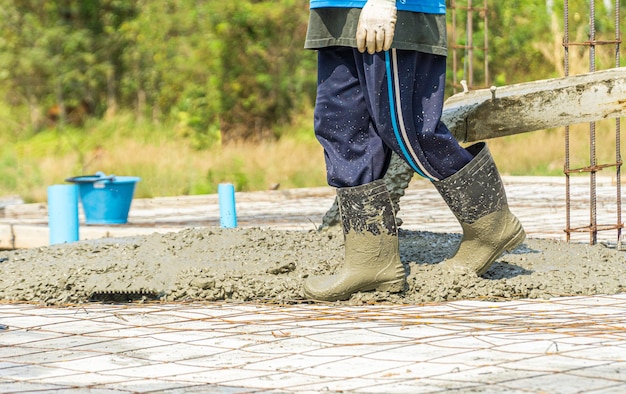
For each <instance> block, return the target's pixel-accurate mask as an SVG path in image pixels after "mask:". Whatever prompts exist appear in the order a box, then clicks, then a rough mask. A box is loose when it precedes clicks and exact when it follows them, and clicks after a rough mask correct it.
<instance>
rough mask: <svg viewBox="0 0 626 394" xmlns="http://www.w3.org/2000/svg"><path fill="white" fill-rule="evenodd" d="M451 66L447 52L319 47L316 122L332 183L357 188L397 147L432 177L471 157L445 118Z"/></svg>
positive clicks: (378, 172)
mask: <svg viewBox="0 0 626 394" xmlns="http://www.w3.org/2000/svg"><path fill="white" fill-rule="evenodd" d="M445 72H446V58H445V57H444V56H438V55H432V54H427V53H422V52H416V51H403V50H396V49H391V50H389V51H386V52H379V53H376V54H374V55H369V54H367V53H360V52H359V51H357V50H356V49H354V48H349V47H329V48H323V49H320V50H318V89H317V101H316V106H315V118H314V119H315V125H314V126H315V134H316V137H317V139H318V140H319V141H320V143H321V144H322V146H323V148H324V155H325V160H326V171H327V180H328V184H329V185H330V186H333V187H338V188H341V187H353V186H359V185H364V184H366V183H370V182H373V181H375V180H377V179H381V178H382V177H383V176H384V175H385V172H386V171H387V168H388V166H389V162H390V159H391V153H392V152H395V153H397V154H398V155H399V156H400V157H402V158H403V159H404V160H405V161H406V162H407V163H408V164H409V165H410V166H411V168H413V170H414V171H415V172H417V173H418V174H419V175H421V176H423V177H425V178H428V179H430V180H432V181H437V180H442V179H445V178H447V177H449V176H450V175H453V174H454V173H456V172H457V171H458V170H460V169H461V168H463V167H464V166H465V165H466V164H467V163H469V162H470V161H471V160H472V158H473V156H472V154H470V153H469V152H468V151H467V150H465V149H464V148H463V147H462V146H460V145H459V143H458V142H457V141H456V139H455V138H454V137H453V136H452V134H451V133H450V131H449V130H448V128H447V127H446V126H445V125H444V124H443V123H442V122H441V112H442V108H443V99H444V84H445Z"/></svg>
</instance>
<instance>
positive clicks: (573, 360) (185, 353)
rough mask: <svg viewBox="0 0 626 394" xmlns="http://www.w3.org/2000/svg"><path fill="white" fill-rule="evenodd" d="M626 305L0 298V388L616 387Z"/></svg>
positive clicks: (625, 340)
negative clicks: (65, 303) (63, 303)
mask: <svg viewBox="0 0 626 394" xmlns="http://www.w3.org/2000/svg"><path fill="white" fill-rule="evenodd" d="M625 301H626V295H624V294H621V295H612V296H595V297H564V298H558V299H551V300H517V301H508V302H482V301H459V302H449V303H443V304H432V305H368V306H338V305H332V304H315V305H306V304H298V305H272V304H249V303H246V304H234V303H210V304H167V305H164V304H145V305H137V304H134V305H126V306H124V305H101V304H87V305H81V306H73V307H67V308H43V307H37V306H34V305H26V304H17V305H0V323H2V324H3V325H4V326H6V327H5V329H4V330H2V331H0V341H1V344H2V346H1V347H0V391H1V392H3V393H9V392H15V393H17V392H26V391H29V390H30V391H35V392H44V393H45V392H71V391H73V390H76V391H83V392H84V391H86V390H91V391H90V392H103V393H104V392H107V393H131V392H133V393H135V392H154V391H158V392H165V393H170V392H229V393H244V392H246V393H249V392H255V393H256V392H320V391H329V392H340V391H350V392H368V393H372V392H385V393H428V392H440V391H444V390H459V391H461V392H462V391H464V390H465V391H472V392H524V393H527V392H559V393H574V392H581V390H582V391H585V392H592V391H594V390H595V391H597V392H603V393H618V392H623V391H624V390H625V389H626V375H625V374H624V373H623V371H624V369H625V368H626V357H625V356H624V354H626V302H625Z"/></svg>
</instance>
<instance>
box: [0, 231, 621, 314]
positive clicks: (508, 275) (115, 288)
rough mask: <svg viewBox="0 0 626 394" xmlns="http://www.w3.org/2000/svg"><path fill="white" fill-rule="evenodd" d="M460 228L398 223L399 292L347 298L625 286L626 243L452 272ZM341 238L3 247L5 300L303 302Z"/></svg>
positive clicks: (170, 237)
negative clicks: (307, 284) (403, 281)
mask: <svg viewBox="0 0 626 394" xmlns="http://www.w3.org/2000/svg"><path fill="white" fill-rule="evenodd" d="M459 240H460V235H459V234H446V233H430V232H422V231H411V230H403V229H401V230H400V254H401V259H402V261H403V263H405V264H406V265H407V266H408V268H409V271H410V273H409V277H408V287H407V289H406V291H405V292H403V293H400V294H387V293H377V292H369V293H357V294H355V295H353V297H352V298H351V299H350V300H348V301H345V302H346V303H348V304H367V303H375V302H376V303H378V302H389V303H427V302H438V301H449V300H461V299H480V300H508V299H514V298H549V297H555V296H565V295H594V294H615V293H620V292H624V290H626V261H625V258H624V257H625V255H624V253H625V252H623V251H620V250H617V249H616V248H614V247H609V246H605V245H601V244H600V245H595V246H590V245H588V244H581V243H565V242H562V241H554V240H546V239H527V240H526V242H525V243H524V244H523V245H522V246H520V247H519V248H517V249H516V250H515V251H513V252H511V253H508V254H505V255H503V256H502V257H501V258H499V259H498V260H497V261H496V263H495V264H494V265H493V266H492V267H491V268H490V269H489V270H488V271H487V273H486V274H485V275H484V276H483V277H481V278H476V277H468V276H451V275H450V274H448V273H447V272H443V270H442V269H441V266H440V264H438V263H440V262H442V261H443V260H444V259H445V258H446V257H447V256H448V255H449V254H451V253H452V252H453V251H454V248H455V246H456V244H457V243H458V241H459ZM342 254H343V236H342V235H341V233H340V232H339V230H338V228H337V227H333V228H331V229H329V230H325V231H319V232H318V231H315V230H311V231H295V230H274V229H267V228H246V229H242V228H238V229H220V228H195V229H194V228H191V229H187V230H183V231H179V232H173V233H166V234H156V233H155V234H152V235H146V236H135V237H124V238H117V239H114V238H112V239H103V240H95V241H93V240H92V241H81V242H76V243H72V244H67V245H55V246H49V247H40V248H32V249H24V250H14V251H4V252H0V272H1V275H0V300H4V301H23V302H34V303H40V304H46V305H62V304H67V303H82V302H88V301H118V302H119V301H129V300H134V301H136V300H145V299H155V300H161V301H191V300H207V301H215V300H234V301H251V300H257V301H265V302H278V303H283V302H287V303H289V302H303V301H305V300H304V298H303V296H302V290H301V289H302V282H303V280H304V278H305V277H307V276H308V275H318V274H324V273H329V272H332V271H334V270H335V269H336V268H337V266H338V264H339V263H340V262H341V260H342Z"/></svg>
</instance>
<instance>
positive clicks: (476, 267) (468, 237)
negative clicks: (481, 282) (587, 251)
mask: <svg viewBox="0 0 626 394" xmlns="http://www.w3.org/2000/svg"><path fill="white" fill-rule="evenodd" d="M467 150H468V151H469V152H470V153H472V154H473V155H474V158H473V159H472V161H471V162H469V163H468V164H467V165H466V166H465V167H463V168H462V169H461V170H460V171H458V172H457V173H456V174H454V175H452V176H450V177H448V178H446V179H443V180H441V181H435V182H433V184H434V185H435V187H436V188H437V190H438V191H439V194H441V196H442V197H443V199H444V201H445V202H446V203H447V204H448V206H449V207H450V210H452V213H454V215H455V216H456V218H457V219H458V220H459V223H460V224H461V227H462V229H463V237H462V239H461V242H460V244H459V246H458V248H457V250H456V252H455V253H454V255H453V256H452V257H451V258H449V259H448V260H446V261H444V262H443V267H444V269H447V270H448V271H452V272H455V273H474V274H476V275H478V276H481V275H483V274H484V273H485V272H486V271H487V270H488V269H489V267H490V266H491V264H493V262H494V261H495V260H496V259H497V258H498V257H500V255H502V253H504V252H505V251H511V250H513V249H515V248H516V247H517V246H519V245H520V244H521V243H522V242H524V239H525V238H526V233H525V232H524V229H523V228H522V224H521V223H520V222H519V220H518V219H517V217H515V215H513V214H512V213H511V211H510V210H509V205H508V203H507V199H506V193H505V191H504V186H503V185H502V179H501V178H500V174H499V173H498V169H497V168H496V165H495V163H494V161H493V158H492V157H491V153H490V152H489V149H488V148H487V145H486V144H485V143H484V142H481V143H478V144H475V145H472V146H470V147H469V148H467Z"/></svg>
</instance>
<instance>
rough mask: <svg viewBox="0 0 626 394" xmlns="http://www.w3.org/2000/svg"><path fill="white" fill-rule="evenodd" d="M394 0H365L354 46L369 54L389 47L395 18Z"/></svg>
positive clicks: (394, 27) (394, 26)
mask: <svg viewBox="0 0 626 394" xmlns="http://www.w3.org/2000/svg"><path fill="white" fill-rule="evenodd" d="M397 18H398V17H397V9H396V0H367V3H365V6H363V9H362V10H361V15H360V16H359V24H358V25H357V28H356V47H357V49H358V50H359V51H360V52H361V53H363V52H365V50H366V49H367V53H369V54H370V55H372V54H374V53H375V52H380V51H386V50H388V49H389V48H391V42H392V41H393V34H394V32H395V29H396V20H397Z"/></svg>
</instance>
